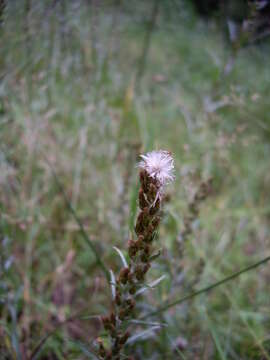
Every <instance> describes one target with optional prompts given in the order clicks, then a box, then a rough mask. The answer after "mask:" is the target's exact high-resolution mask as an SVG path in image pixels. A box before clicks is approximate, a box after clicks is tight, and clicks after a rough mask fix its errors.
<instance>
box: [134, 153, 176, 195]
mask: <svg viewBox="0 0 270 360" xmlns="http://www.w3.org/2000/svg"><path fill="white" fill-rule="evenodd" d="M141 158H142V161H141V162H140V163H139V167H140V168H142V169H144V170H145V171H146V172H147V173H148V175H149V176H150V177H152V178H153V179H156V180H157V182H158V185H159V186H160V188H161V189H162V187H163V186H164V185H167V184H169V183H170V182H172V181H173V180H174V174H173V171H174V161H173V157H172V155H171V153H170V152H168V151H164V150H159V151H151V152H149V153H147V154H146V155H141Z"/></svg>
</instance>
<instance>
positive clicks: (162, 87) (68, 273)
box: [0, 0, 270, 360]
mask: <svg viewBox="0 0 270 360" xmlns="http://www.w3.org/2000/svg"><path fill="white" fill-rule="evenodd" d="M1 5H3V9H2V14H1V29H0V36H1V44H0V79H1V83H0V185H1V186H0V207H1V215H0V216H1V218H0V219H1V223H0V224H1V227H0V232H1V233H0V236H1V238H0V241H1V252H0V260H1V263H0V359H30V358H31V354H33V351H34V350H35V349H36V347H37V346H38V344H39V343H40V341H41V339H42V338H43V337H44V336H46V334H48V333H49V332H50V331H52V330H53V329H54V328H55V326H56V325H57V324H59V322H61V321H65V320H66V319H68V318H69V317H70V316H73V315H74V314H78V316H74V319H73V320H72V321H69V322H67V323H65V324H64V325H63V326H59V327H58V328H57V331H55V332H54V333H53V334H52V336H50V337H49V338H48V339H47V341H46V342H45V343H44V344H43V345H42V347H41V348H40V352H39V353H38V354H37V358H38V359H87V358H95V357H94V355H93V354H92V353H91V349H92V348H93V347H94V346H95V343H94V340H95V339H96V337H97V336H98V335H99V333H100V331H102V329H101V325H100V323H99V321H98V319H97V318H95V317H93V318H92V317H91V315H97V314H103V313H105V312H106V311H107V310H106V309H107V308H108V307H109V306H110V305H109V304H110V296H111V295H110V288H109V286H108V285H107V283H106V279H105V276H104V274H103V273H102V272H101V271H100V268H99V266H98V264H97V262H96V258H95V256H94V255H93V252H92V251H91V248H89V246H88V244H87V243H86V242H85V241H84V240H85V239H84V238H83V237H82V234H81V231H80V228H79V226H78V223H77V222H76V220H75V219H74V216H73V214H72V213H71V212H70V209H69V208H68V206H67V203H66V201H65V198H64V196H63V190H64V191H65V194H66V198H67V199H68V200H69V202H70V204H72V206H73V208H74V209H75V211H76V214H77V216H78V217H79V218H80V219H81V221H82V224H83V226H84V229H85V231H86V233H87V234H88V236H89V237H90V239H91V240H92V241H93V243H94V244H95V245H96V247H97V250H98V253H99V256H100V258H101V259H102V260H103V261H104V263H105V264H106V266H107V267H108V268H110V269H113V271H115V272H116V273H117V271H118V270H119V268H120V266H121V263H120V260H119V257H118V255H117V254H116V252H115V251H114V250H113V246H117V247H119V248H121V249H126V244H127V241H128V239H129V236H130V234H131V232H132V231H133V224H134V216H135V214H136V194H137V183H138V179H137V173H138V170H137V168H136V163H137V161H138V156H139V154H140V153H143V152H146V151H149V150H152V149H166V150H169V151H171V152H172V153H173V156H174V158H175V168H176V181H175V183H174V184H173V185H172V186H171V187H170V189H169V195H170V198H169V199H168V201H167V203H166V206H165V209H164V213H165V214H164V218H163V222H162V224H161V228H160V236H159V240H158V243H157V245H156V246H157V249H158V248H162V249H163V250H162V254H161V256H160V257H159V258H158V259H157V260H156V262H155V265H154V266H153V269H152V270H151V271H150V274H149V281H150V280H153V279H155V278H157V277H159V276H161V275H163V274H165V275H166V279H165V280H163V281H162V282H161V283H160V285H159V286H158V288H157V289H155V290H153V291H150V292H149V294H147V295H146V296H145V297H144V299H143V300H142V304H141V308H140V311H141V312H147V311H152V310H154V309H155V308H156V307H157V306H160V305H162V304H164V303H165V302H166V301H172V300H174V299H175V298H180V297H181V296H184V295H186V294H188V293H189V292H191V291H193V290H195V289H199V288H202V287H203V286H206V285H208V284H211V283H212V282H214V281H217V280H219V279H221V278H222V277H224V276H226V275H229V274H231V273H233V272H234V271H237V270H239V269H240V268H241V267H244V266H247V265H249V264H251V263H253V262H255V261H257V260H259V259H261V258H263V257H264V256H266V255H267V254H269V252H268V251H269V250H268V249H269V244H270V240H269V230H270V205H269V200H270V189H269V181H270V170H269V156H270V103H269V90H270V67H269V56H270V44H269V41H268V39H267V38H263V41H262V40H259V41H256V39H257V37H256V36H255V37H253V38H252V41H249V39H250V38H249V36H252V34H251V32H250V31H248V32H242V30H241V29H242V27H241V26H242V25H241V22H240V23H239V22H238V25H237V26H238V27H239V26H240V30H238V34H239V31H240V35H239V36H238V37H237V38H236V39H235V36H234V35H235V33H234V32H233V33H232V31H231V32H229V31H228V26H227V25H228V24H227V22H226V21H225V17H224V16H223V13H222V12H218V11H217V10H215V14H216V15H215V16H211V17H206V18H205V17H201V15H199V14H198V13H197V12H196V8H195V7H194V4H193V2H191V1H180V0H179V1H176V0H166V1H165V0H164V1H158V0H154V1H150V0H149V1H135V0H133V1H120V0H115V1H113V0H111V1H109V0H107V1H86V0H78V1H67V0H61V1H49V0H48V1H41V0H37V1H30V0H25V1H7V2H6V3H4V2H1ZM245 11H246V9H245ZM245 11H244V15H243V19H249V18H248V16H251V17H252V16H253V17H252V20H253V21H254V14H253V13H252V11H253V10H252V11H251V10H250V12H249V10H248V11H247V13H248V14H245ZM226 14H227V13H226ZM249 14H251V15H249ZM226 16H227V18H228V19H229V20H231V18H230V15H228V14H227V15H226ZM245 16H247V18H245ZM232 17H233V15H232ZM227 18H226V19H227ZM241 21H244V20H241ZM233 24H234V25H235V23H233ZM239 24H240V25H239ZM235 26H236V25H235ZM242 33H243V34H242ZM242 35H243V36H242ZM253 40H254V41H253ZM54 174H56V177H57V179H58V182H59V181H60V184H61V186H62V188H61V189H60V188H59V183H58V182H57V179H56V178H55V175H54ZM209 178H212V179H213V180H212V191H211V194H210V195H209V196H208V197H207V198H206V200H205V201H203V202H201V204H200V211H199V214H197V216H196V218H195V219H192V224H191V227H192V231H191V234H190V235H189V237H188V239H187V240H186V241H185V244H184V252H183V251H179V243H180V242H181V236H180V235H181V232H182V231H183V227H184V225H185V224H184V219H185V218H188V217H189V203H190V201H192V198H193V196H194V194H195V193H196V191H197V190H198V188H199V186H200V184H201V183H202V182H203V181H207V179H209ZM269 280H270V271H269V265H268V264H266V265H264V266H263V267H260V268H257V269H255V270H253V271H251V272H248V273H246V274H244V275H242V276H241V277H239V278H237V279H236V280H234V281H232V282H230V283H228V284H226V285H224V286H222V287H219V288H217V289H216V290H214V291H213V292H211V293H207V294H204V295H202V296H199V297H196V298H194V299H193V300H192V301H189V302H186V303H183V304H182V305H179V306H176V307H174V308H171V309H170V310H168V311H166V312H165V313H163V314H160V315H159V316H157V317H155V318H153V319H152V321H158V322H160V323H166V326H162V327H161V328H160V329H158V330H157V329H153V328H152V327H151V326H152V325H151V323H146V324H142V325H140V326H137V327H135V328H134V332H135V333H136V332H138V334H140V333H141V332H142V331H145V332H144V333H143V335H142V336H141V337H140V338H138V340H137V341H136V343H135V344H131V345H129V346H128V348H127V350H126V352H127V353H133V354H134V355H135V358H136V359H178V358H179V359H222V360H223V359H237V360H239V359H270V337H269V336H270V334H269V329H270V313H269V305H270V297H269V291H270V287H269ZM81 313H83V314H84V315H85V314H87V315H89V316H84V317H83V318H81V317H80V316H79V315H80V314H81ZM147 329H148V330H147ZM123 358H124V357H123Z"/></svg>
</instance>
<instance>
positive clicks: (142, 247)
mask: <svg viewBox="0 0 270 360" xmlns="http://www.w3.org/2000/svg"><path fill="white" fill-rule="evenodd" d="M141 159H142V160H141V162H140V163H139V168H140V174H139V176H140V189H139V194H138V204H139V208H140V211H139V214H138V216H137V220H136V224H135V234H136V236H134V238H132V239H130V240H129V242H128V254H129V262H127V261H126V259H125V258H124V255H123V254H122V252H121V251H120V250H119V249H116V250H117V251H118V253H119V255H120V256H121V258H122V261H123V267H122V269H121V270H120V272H119V275H118V277H117V278H116V279H115V277H114V275H113V273H112V272H111V275H112V294H113V306H112V308H113V311H112V312H111V313H110V314H109V315H107V316H103V317H102V323H103V326H104V329H105V331H106V332H107V333H108V335H109V338H110V346H109V348H108V346H105V345H104V342H103V340H102V339H101V338H98V339H97V343H98V356H99V358H100V359H107V360H109V359H114V360H117V359H121V356H122V354H121V352H122V349H123V347H124V345H125V344H126V342H127V340H128V339H129V337H130V331H129V329H128V325H127V322H128V320H130V319H135V313H134V308H135V306H136V300H135V298H136V296H137V295H138V294H139V293H142V292H143V288H144V287H145V285H144V281H145V276H146V274H147V272H148V271H149V269H150V267H151V262H152V261H153V259H154V258H155V253H154V248H153V242H154V239H155V236H156V233H157V229H158V225H159V222H160V219H161V206H162V201H163V195H164V189H165V186H166V185H167V184H168V183H170V182H172V181H173V180H174V174H173V171H174V162H173V158H172V155H171V153H169V152H168V151H162V150H160V151H152V152H149V153H147V154H146V155H141ZM156 283H157V281H156ZM125 358H127V357H125ZM129 359H131V357H130V358H129Z"/></svg>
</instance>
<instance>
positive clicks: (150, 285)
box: [135, 275, 166, 296]
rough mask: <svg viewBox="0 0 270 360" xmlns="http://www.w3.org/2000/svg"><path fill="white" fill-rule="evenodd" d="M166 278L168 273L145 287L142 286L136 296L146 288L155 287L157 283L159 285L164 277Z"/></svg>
mask: <svg viewBox="0 0 270 360" xmlns="http://www.w3.org/2000/svg"><path fill="white" fill-rule="evenodd" d="M165 278H166V275H162V276H161V277H159V278H158V279H156V280H154V281H152V282H151V283H150V284H148V285H146V286H144V287H143V288H141V289H140V290H138V291H137V292H136V294H135V296H137V295H140V294H142V293H144V292H145V291H146V290H148V289H154V288H155V286H156V285H158V284H159V283H160V282H161V281H162V280H163V279H165Z"/></svg>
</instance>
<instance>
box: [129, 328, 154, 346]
mask: <svg viewBox="0 0 270 360" xmlns="http://www.w3.org/2000/svg"><path fill="white" fill-rule="evenodd" d="M158 329H160V326H159V325H155V326H152V327H151V328H149V329H147V330H144V331H141V332H139V333H137V334H135V335H133V336H131V337H130V338H129V339H128V341H127V344H134V343H135V342H136V341H137V340H138V339H143V340H145V339H149V338H151V337H154V336H155V330H158Z"/></svg>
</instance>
